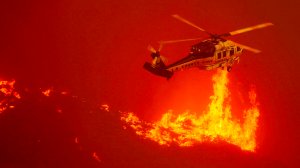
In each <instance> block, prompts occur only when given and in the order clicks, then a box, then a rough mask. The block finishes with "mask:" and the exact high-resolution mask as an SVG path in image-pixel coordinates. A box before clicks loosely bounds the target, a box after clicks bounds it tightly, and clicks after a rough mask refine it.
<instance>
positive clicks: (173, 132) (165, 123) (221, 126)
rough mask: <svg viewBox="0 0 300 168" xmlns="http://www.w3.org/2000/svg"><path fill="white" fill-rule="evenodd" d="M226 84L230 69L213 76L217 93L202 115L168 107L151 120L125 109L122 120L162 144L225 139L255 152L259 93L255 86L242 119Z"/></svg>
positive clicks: (188, 144)
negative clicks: (234, 109)
mask: <svg viewBox="0 0 300 168" xmlns="http://www.w3.org/2000/svg"><path fill="white" fill-rule="evenodd" d="M227 84H228V77H227V71H221V70H219V71H218V72H217V73H216V74H215V75H214V76H213V93H214V94H213V95H212V96H211V97H210V99H211V103H210V104H209V106H208V111H207V112H205V113H204V114H203V115H202V116H198V115H195V114H191V113H189V112H185V113H183V114H180V115H177V116H175V115H174V114H173V113H172V111H168V112H167V113H165V114H163V116H162V118H161V120H159V121H157V122H154V123H150V122H144V121H141V120H140V119H139V118H138V117H137V116H136V115H135V114H133V113H132V112H126V113H122V115H121V120H122V121H124V122H125V123H126V125H128V126H130V127H131V128H132V129H133V130H134V131H135V133H136V134H137V135H140V136H142V137H143V138H145V139H150V140H153V141H156V142H158V143H159V144H160V145H170V144H178V145H179V146H192V145H194V144H196V143H202V142H219V141H225V142H227V143H230V144H233V145H236V146H238V147H240V148H241V149H242V150H246V151H252V152H254V151H255V149H256V136H255V133H256V129H257V123H258V117H259V109H258V103H257V102H256V93H255V91H254V90H253V89H252V90H251V91H250V92H249V99H250V104H251V107H250V108H249V109H246V110H244V112H243V114H244V118H243V121H244V122H243V123H242V122H241V121H240V120H238V119H234V118H233V117H232V112H231V106H230V104H228V100H229V90H228V87H227ZM125 128H126V127H125Z"/></svg>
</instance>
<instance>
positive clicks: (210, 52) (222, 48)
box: [144, 14, 273, 79]
mask: <svg viewBox="0 0 300 168" xmlns="http://www.w3.org/2000/svg"><path fill="white" fill-rule="evenodd" d="M172 16H173V17H174V18H175V19H178V20H179V21H181V22H183V23H186V24H188V25H190V26H192V27H194V28H196V29H198V30H200V31H202V32H205V33H206V34H208V37H207V38H204V39H203V38H193V39H182V40H169V41H159V44H160V45H159V49H158V50H155V49H154V48H153V47H152V46H151V45H149V46H148V50H149V51H150V52H151V57H152V59H153V60H152V62H151V63H149V62H145V64H144V68H145V69H146V70H148V71H150V72H151V73H153V74H155V75H158V76H161V77H165V78H167V79H170V78H171V77H172V76H173V74H174V72H176V71H182V70H186V69H190V68H194V67H198V68H199V69H201V70H213V69H217V68H222V69H226V70H227V71H228V72H230V71H231V70H232V66H233V65H234V64H236V63H239V61H240V56H241V54H242V52H243V50H244V49H245V50H248V51H251V52H254V53H260V52H261V51H260V50H258V49H255V48H252V47H249V46H246V45H243V44H239V43H236V42H234V41H231V40H227V39H225V38H226V37H229V36H234V35H237V34H241V33H245V32H249V31H252V30H256V29H261V28H265V27H268V26H273V23H270V22H267V23H262V24H258V25H255V26H250V27H246V28H242V29H238V30H235V31H231V32H228V33H223V34H213V33H210V32H208V31H206V30H204V29H202V28H200V27H198V26H197V25H195V24H194V23H192V22H190V21H188V20H186V19H185V18H183V17H181V16H179V15H177V14H174V15H172ZM201 39H202V41H200V42H198V43H196V44H194V45H192V47H191V49H190V52H189V54H188V55H187V56H186V57H184V58H182V59H180V60H178V61H176V62H174V63H172V64H169V65H166V58H165V57H163V56H161V54H160V51H161V49H162V47H163V45H165V44H171V43H179V42H186V41H196V40H201Z"/></svg>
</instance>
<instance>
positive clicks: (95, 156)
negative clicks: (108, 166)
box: [92, 152, 101, 162]
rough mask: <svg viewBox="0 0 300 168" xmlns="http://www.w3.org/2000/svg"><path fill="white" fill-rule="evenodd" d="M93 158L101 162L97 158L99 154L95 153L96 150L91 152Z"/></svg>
mask: <svg viewBox="0 0 300 168" xmlns="http://www.w3.org/2000/svg"><path fill="white" fill-rule="evenodd" d="M92 156H93V158H94V159H95V160H96V161H97V162H101V159H100V158H99V156H98V155H97V153H96V152H93V155H92Z"/></svg>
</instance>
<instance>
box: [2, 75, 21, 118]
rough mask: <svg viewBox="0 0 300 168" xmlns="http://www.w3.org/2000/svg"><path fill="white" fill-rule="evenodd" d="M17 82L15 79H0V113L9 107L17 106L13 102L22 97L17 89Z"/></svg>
mask: <svg viewBox="0 0 300 168" xmlns="http://www.w3.org/2000/svg"><path fill="white" fill-rule="evenodd" d="M15 82H16V81H15V80H12V81H0V113H2V112H3V111H5V110H6V109H8V108H10V109H12V108H15V106H14V105H11V103H12V102H14V101H15V100H16V99H21V96H20V94H19V93H18V92H16V91H15V87H14V85H15Z"/></svg>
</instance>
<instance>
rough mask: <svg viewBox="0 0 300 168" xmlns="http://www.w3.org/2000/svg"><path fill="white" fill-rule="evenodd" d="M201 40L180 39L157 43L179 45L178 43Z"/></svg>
mask: <svg viewBox="0 0 300 168" xmlns="http://www.w3.org/2000/svg"><path fill="white" fill-rule="evenodd" d="M201 39H203V38H192V39H182V40H168V41H159V43H160V44H170V43H179V42H185V41H195V40H201Z"/></svg>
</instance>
